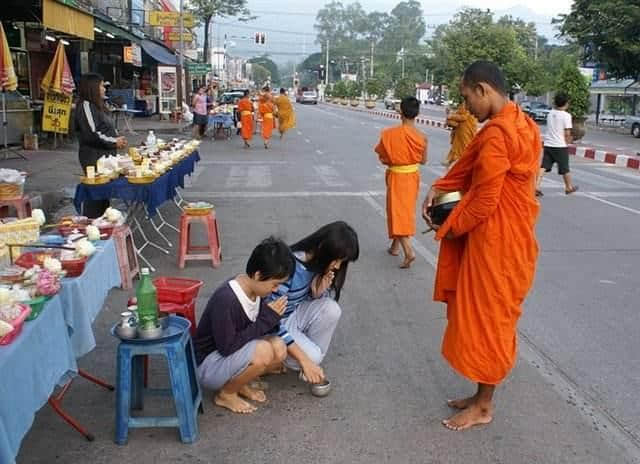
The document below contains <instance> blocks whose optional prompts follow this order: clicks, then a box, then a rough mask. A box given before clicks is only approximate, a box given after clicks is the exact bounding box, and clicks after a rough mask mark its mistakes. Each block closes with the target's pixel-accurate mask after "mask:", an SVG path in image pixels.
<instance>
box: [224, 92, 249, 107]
mask: <svg viewBox="0 0 640 464" xmlns="http://www.w3.org/2000/svg"><path fill="white" fill-rule="evenodd" d="M242 97H244V91H242V90H232V91H231V92H225V93H223V94H222V95H220V97H219V98H218V102H219V103H220V104H221V105H237V104H238V100H240V99H241V98H242Z"/></svg>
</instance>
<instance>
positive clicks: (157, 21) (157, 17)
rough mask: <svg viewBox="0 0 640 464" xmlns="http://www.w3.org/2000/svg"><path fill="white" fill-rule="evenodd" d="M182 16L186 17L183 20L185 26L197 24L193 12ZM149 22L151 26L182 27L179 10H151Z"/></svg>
mask: <svg viewBox="0 0 640 464" xmlns="http://www.w3.org/2000/svg"><path fill="white" fill-rule="evenodd" d="M182 16H183V17H184V19H183V20H182V22H183V25H184V27H193V26H194V25H195V23H196V21H195V18H194V17H193V15H192V14H191V13H184V14H183V15H182ZM149 24H150V25H151V26H170V27H180V13H178V12H177V11H150V12H149Z"/></svg>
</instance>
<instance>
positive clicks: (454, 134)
mask: <svg viewBox="0 0 640 464" xmlns="http://www.w3.org/2000/svg"><path fill="white" fill-rule="evenodd" d="M447 126H449V127H451V150H449V154H448V155H447V159H446V160H445V162H444V163H443V164H444V165H446V166H449V167H451V165H452V164H453V163H455V162H456V161H458V160H459V159H460V157H461V156H462V153H463V152H464V149H465V148H466V147H467V145H469V142H471V140H472V139H473V138H474V137H475V136H476V132H477V130H478V121H477V119H476V118H475V117H474V116H473V115H472V114H471V113H469V110H467V107H466V106H465V104H464V102H463V103H461V104H460V106H458V109H457V110H456V112H455V113H451V114H449V115H447Z"/></svg>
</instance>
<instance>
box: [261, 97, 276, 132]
mask: <svg viewBox="0 0 640 464" xmlns="http://www.w3.org/2000/svg"><path fill="white" fill-rule="evenodd" d="M273 108H274V107H273V103H271V101H270V100H267V101H264V100H263V101H261V102H260V105H258V112H259V113H260V117H261V118H262V138H263V139H264V140H265V141H266V140H269V139H270V138H271V134H272V132H273V128H274V127H275V125H276V120H275V119H274V116H273V111H274V109H273Z"/></svg>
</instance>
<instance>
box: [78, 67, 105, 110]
mask: <svg viewBox="0 0 640 464" xmlns="http://www.w3.org/2000/svg"><path fill="white" fill-rule="evenodd" d="M103 81H104V78H103V77H102V75H100V74H98V73H86V74H83V75H82V76H81V77H80V83H79V84H78V99H79V101H80V102H82V101H83V100H86V101H88V102H91V103H93V104H94V105H96V106H97V107H98V108H100V109H101V110H103V111H104V101H103V100H102V97H101V96H100V82H103Z"/></svg>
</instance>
